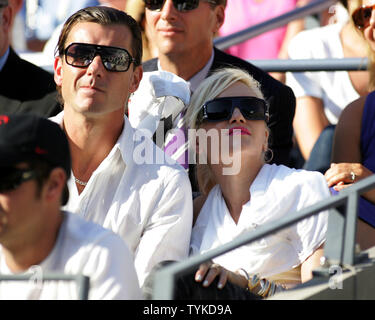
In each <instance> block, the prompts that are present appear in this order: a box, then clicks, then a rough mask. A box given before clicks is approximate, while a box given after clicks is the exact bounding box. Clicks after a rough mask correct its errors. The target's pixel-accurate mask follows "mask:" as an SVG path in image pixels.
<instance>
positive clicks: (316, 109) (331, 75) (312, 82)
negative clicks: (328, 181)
mask: <svg viewBox="0 0 375 320" xmlns="http://www.w3.org/2000/svg"><path fill="white" fill-rule="evenodd" d="M342 2H343V3H344V4H346V1H342ZM350 4H351V3H350ZM351 8H352V6H349V8H348V9H349V11H351ZM366 48H367V46H366V44H365V42H364V40H363V39H362V38H361V36H360V35H359V33H358V32H357V30H356V29H355V27H354V25H353V23H352V22H351V20H347V21H346V22H345V23H335V24H330V25H328V26H324V27H321V28H315V29H311V30H305V31H302V32H301V33H299V34H298V35H297V36H296V37H295V38H293V39H292V40H291V42H290V46H289V56H290V58H291V59H328V58H348V57H366V52H367V49H366ZM368 81H369V75H368V72H367V71H349V72H348V71H335V72H326V71H321V72H296V73H290V72H289V73H287V84H288V85H289V86H290V87H291V88H292V89H293V91H294V94H295V95H296V98H297V106H296V114H295V117H294V121H293V127H294V132H295V137H296V140H297V143H298V147H299V149H300V151H301V154H302V156H303V160H302V163H303V161H306V162H305V164H304V168H305V169H307V170H318V171H320V172H322V173H324V172H325V171H326V170H327V169H328V168H329V164H330V159H331V150H332V138H333V132H334V127H333V126H331V125H335V124H336V123H337V121H338V118H339V116H340V114H341V111H342V110H343V109H344V108H345V106H346V105H347V104H348V103H349V102H350V101H353V100H355V99H357V98H358V97H359V96H362V95H365V94H366V93H367V92H368Z"/></svg>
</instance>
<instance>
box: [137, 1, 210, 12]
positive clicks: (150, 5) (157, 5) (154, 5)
mask: <svg viewBox="0 0 375 320" xmlns="http://www.w3.org/2000/svg"><path fill="white" fill-rule="evenodd" d="M165 1H166V0H143V2H144V3H145V7H146V8H147V9H148V10H151V11H161V10H162V8H163V6H164V3H165ZM199 1H201V0H173V6H174V7H175V8H176V10H177V11H179V12H187V11H191V10H194V9H196V8H198V6H199ZM202 1H204V2H208V3H211V4H214V5H215V4H216V2H215V1H214V0H202Z"/></svg>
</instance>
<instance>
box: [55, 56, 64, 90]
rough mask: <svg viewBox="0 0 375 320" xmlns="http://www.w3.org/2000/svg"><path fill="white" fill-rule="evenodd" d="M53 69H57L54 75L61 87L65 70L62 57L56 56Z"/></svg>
mask: <svg viewBox="0 0 375 320" xmlns="http://www.w3.org/2000/svg"><path fill="white" fill-rule="evenodd" d="M53 70H54V71H55V72H54V75H53V77H54V79H55V82H56V84H57V85H58V86H59V87H61V85H62V79H63V70H62V60H61V58H60V57H55V62H54V64H53Z"/></svg>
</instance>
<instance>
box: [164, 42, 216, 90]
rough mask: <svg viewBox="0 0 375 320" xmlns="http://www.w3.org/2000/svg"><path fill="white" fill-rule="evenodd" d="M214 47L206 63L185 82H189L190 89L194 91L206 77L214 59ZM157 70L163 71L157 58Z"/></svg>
mask: <svg viewBox="0 0 375 320" xmlns="http://www.w3.org/2000/svg"><path fill="white" fill-rule="evenodd" d="M214 55H215V52H214V49H212V53H211V57H210V59H209V60H208V62H207V63H206V65H205V66H204V67H203V68H202V69H201V70H199V71H198V72H197V73H196V74H195V75H193V76H192V77H191V78H190V79H189V80H187V82H188V83H189V84H190V90H191V91H192V92H194V91H195V90H196V89H197V88H198V86H199V84H200V83H201V82H202V81H203V80H204V79H205V78H206V77H207V74H208V72H209V71H210V68H211V66H212V63H213V61H214ZM158 70H161V71H165V70H163V68H162V67H161V65H160V60H158Z"/></svg>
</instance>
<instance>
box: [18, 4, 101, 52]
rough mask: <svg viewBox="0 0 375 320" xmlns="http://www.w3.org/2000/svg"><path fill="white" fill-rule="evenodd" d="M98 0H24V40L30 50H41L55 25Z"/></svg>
mask: <svg viewBox="0 0 375 320" xmlns="http://www.w3.org/2000/svg"><path fill="white" fill-rule="evenodd" d="M98 4H99V1H98V0H57V1H56V0H54V1H51V0H26V2H25V9H24V10H25V11H26V40H27V47H28V49H29V50H31V51H42V50H43V47H44V45H45V43H46V42H47V40H48V39H49V38H50V37H51V35H52V33H53V31H54V30H55V28H56V27H57V26H59V25H60V24H61V23H63V22H64V21H65V20H66V19H67V18H68V17H69V16H70V15H72V14H73V13H74V12H76V11H77V10H79V9H81V8H85V7H89V6H95V5H98Z"/></svg>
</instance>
